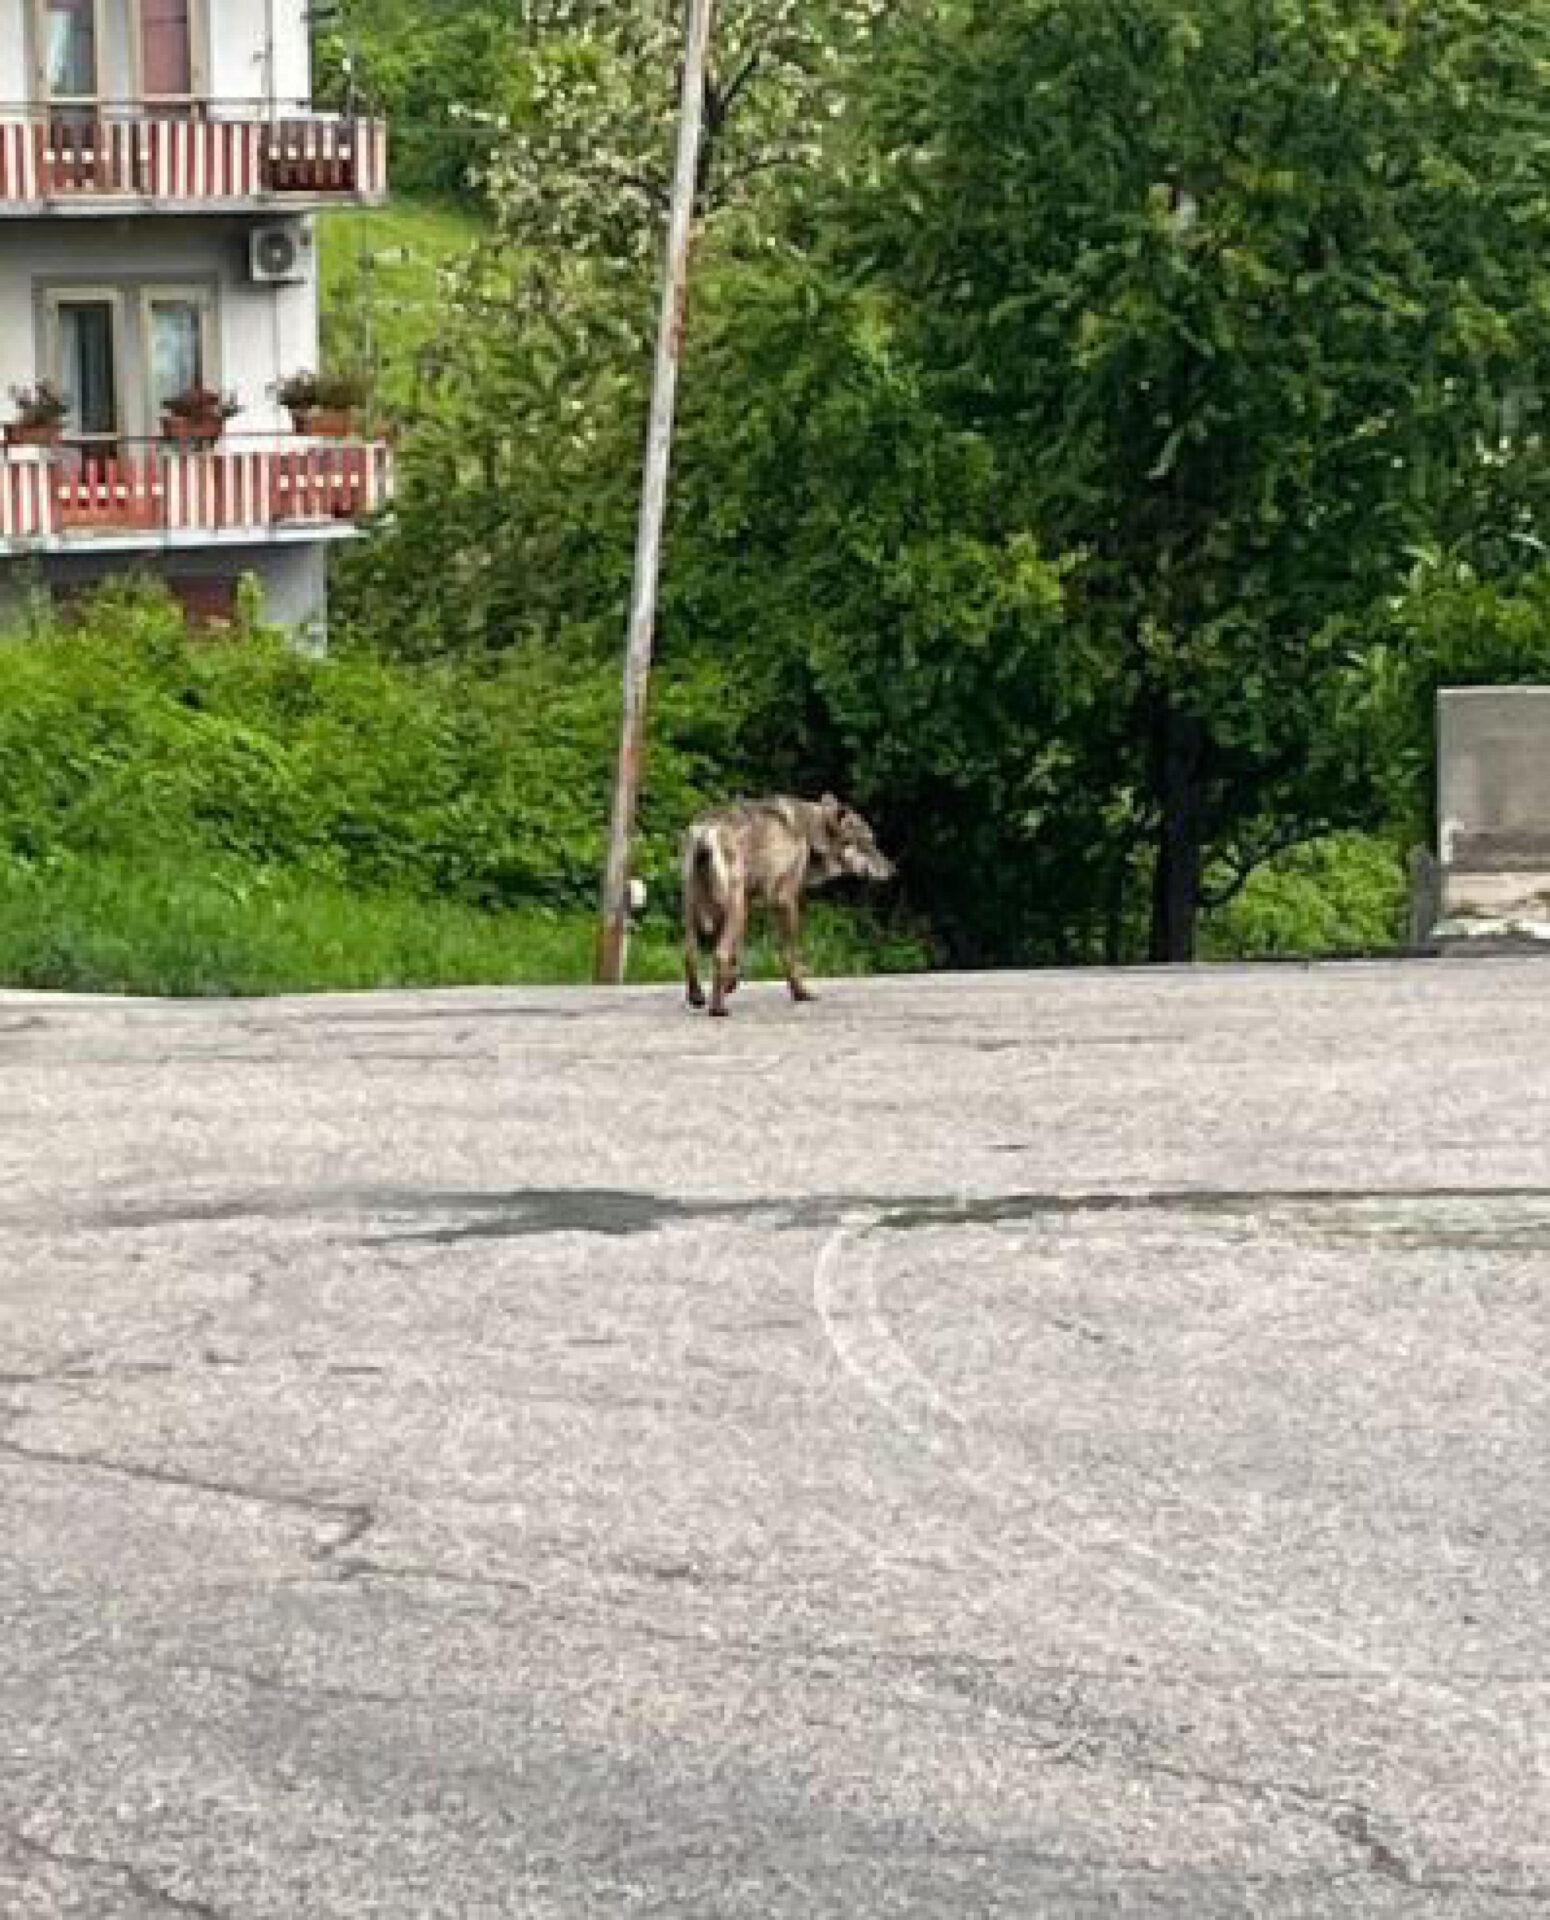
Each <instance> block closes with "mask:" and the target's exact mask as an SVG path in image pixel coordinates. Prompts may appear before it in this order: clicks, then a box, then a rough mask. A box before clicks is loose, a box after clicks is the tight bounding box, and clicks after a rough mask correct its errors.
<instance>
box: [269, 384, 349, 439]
mask: <svg viewBox="0 0 1550 1920" xmlns="http://www.w3.org/2000/svg"><path fill="white" fill-rule="evenodd" d="M275 397H276V399H277V400H278V401H279V402H280V405H281V406H282V407H284V408H285V409H286V411H287V412H288V413H289V414H290V416H291V424H292V425H293V426H294V427H295V429H296V431H297V432H298V433H309V434H314V435H316V436H318V437H320V438H327V439H334V440H346V439H348V438H349V437H350V436H351V434H353V433H354V432H355V421H356V415H357V414H358V413H359V411H360V409H361V408H362V407H363V406H364V405H365V403H366V382H365V380H364V379H363V378H362V377H361V375H360V374H358V373H306V372H303V373H293V374H292V375H291V376H290V377H289V379H286V380H282V381H281V382H280V384H279V385H278V386H277V387H276V388H275Z"/></svg>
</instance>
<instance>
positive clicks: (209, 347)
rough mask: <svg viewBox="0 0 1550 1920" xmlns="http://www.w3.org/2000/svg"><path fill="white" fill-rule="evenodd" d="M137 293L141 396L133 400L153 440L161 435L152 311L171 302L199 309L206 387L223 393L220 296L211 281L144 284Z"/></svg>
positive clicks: (147, 432)
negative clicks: (154, 397)
mask: <svg viewBox="0 0 1550 1920" xmlns="http://www.w3.org/2000/svg"><path fill="white" fill-rule="evenodd" d="M136 292H137V293H138V294H139V313H138V318H139V323H140V339H139V343H138V344H139V352H138V354H137V355H136V363H137V365H136V372H137V374H138V392H136V394H135V396H134V407H135V410H136V412H137V414H138V416H139V417H140V418H141V419H142V420H143V421H144V422H145V434H146V437H147V438H151V437H154V436H155V435H157V434H159V433H160V432H161V420H160V417H159V416H158V417H153V416H152V411H151V342H152V340H153V338H154V337H155V322H154V321H153V319H152V317H151V309H152V308H153V307H155V306H158V305H163V304H165V303H167V302H170V301H178V302H180V303H182V304H183V305H185V306H190V307H197V308H198V310H199V358H200V359H201V361H202V362H203V363H204V375H203V378H204V384H205V385H206V386H207V387H214V388H215V390H216V391H217V392H220V391H221V390H222V389H221V367H220V358H219V347H220V328H219V327H218V326H217V324H216V320H217V314H218V309H219V301H220V295H219V291H218V289H217V288H216V287H215V286H213V285H212V284H211V283H210V282H209V281H197V280H193V281H180V280H168V281H165V282H163V281H142V282H141V283H140V284H139V285H138V286H137V288H136Z"/></svg>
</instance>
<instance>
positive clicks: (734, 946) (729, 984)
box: [710, 899, 748, 1018]
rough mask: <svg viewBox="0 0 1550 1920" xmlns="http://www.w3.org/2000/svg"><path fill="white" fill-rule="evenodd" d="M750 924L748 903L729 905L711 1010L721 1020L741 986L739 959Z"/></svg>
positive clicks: (718, 943)
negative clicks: (732, 995)
mask: <svg viewBox="0 0 1550 1920" xmlns="http://www.w3.org/2000/svg"><path fill="white" fill-rule="evenodd" d="M747 921H748V903H747V901H746V900H742V899H733V900H730V901H728V903H727V910H726V914H725V915H724V917H723V919H722V922H721V930H720V932H719V933H718V934H717V935H716V971H715V979H714V981H713V983H712V985H711V990H710V1010H711V1012H712V1013H713V1014H715V1015H716V1016H717V1017H718V1018H720V1017H722V1016H724V1015H725V1013H726V1010H727V995H728V994H729V993H731V992H733V991H734V989H735V988H736V986H737V956H738V952H739V949H740V948H741V946H742V944H743V930H744V927H745V926H746V925H747Z"/></svg>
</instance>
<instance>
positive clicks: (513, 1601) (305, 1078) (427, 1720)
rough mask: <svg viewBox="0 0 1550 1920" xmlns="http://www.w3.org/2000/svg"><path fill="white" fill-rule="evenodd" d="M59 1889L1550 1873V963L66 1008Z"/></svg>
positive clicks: (15, 1226)
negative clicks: (728, 997) (698, 1012)
mask: <svg viewBox="0 0 1550 1920" xmlns="http://www.w3.org/2000/svg"><path fill="white" fill-rule="evenodd" d="M0 1073H3V1085H4V1089H5V1099H4V1104H3V1109H0V1175H3V1189H0V1190H3V1193H4V1195H5V1200H4V1206H3V1210H0V1913H3V1914H4V1915H6V1916H7V1920H39V1917H40V1916H49V1920H53V1917H54V1916H91V1917H92V1920H98V1917H99V1916H109V1917H110V1920H165V1917H166V1916H177V1915H186V1916H200V1917H201V1920H282V1917H283V1920H295V1917H296V1916H318V1920H353V1917H354V1916H365V1915H371V1916H373V1917H374V1920H383V1917H388V1920H399V1917H402V1920H443V1917H445V1920H485V1917H486V1916H490V1917H493V1916H508V1915H509V1916H522V1917H523V1920H582V1917H583V1916H599V1917H601V1916H610V1920H612V1917H613V1916H636V1915H660V1916H672V1917H673V1920H697V1917H699V1916H704V1920H712V1917H714V1920H743V1917H745V1916H746V1920H772V1917H773V1920H788V1917H789V1920H815V1917H816V1916H822V1917H825V1920H827V1917H828V1916H833V1920H873V1916H876V1917H877V1920H881V1917H882V1916H900V1915H904V1916H928V1915H930V1916H944V1920H946V1917H950V1920H962V1917H964V1916H978V1915H1007V1916H1019V1920H1021V1917H1023V1916H1038V1915H1054V1916H1060V1917H1061V1920H1065V1917H1067V1916H1099V1915H1110V1914H1125V1915H1131V1914H1137V1915H1147V1916H1150V1915H1168V1916H1175V1915H1176V1916H1179V1917H1180V1920H1186V1917H1187V1920H1212V1917H1214V1916H1223V1917H1225V1916H1239V1915H1250V1914H1252V1915H1265V1916H1273V1917H1274V1920H1284V1917H1287V1916H1294V1915H1296V1916H1302V1915H1307V1916H1317V1917H1318V1920H1329V1917H1330V1916H1341V1915H1362V1916H1406V1917H1407V1920H1408V1916H1444V1915H1447V1916H1453V1915H1458V1916H1481V1917H1482V1920H1484V1917H1486V1916H1490V1917H1492V1920H1494V1917H1495V1916H1502V1920H1506V1917H1507V1916H1523V1915H1526V1914H1529V1913H1533V1912H1536V1911H1550V1389H1547V1377H1550V1376H1547V1364H1546V1357H1547V1352H1550V1337H1547V1336H1550V969H1547V968H1546V967H1545V966H1544V965H1542V964H1541V963H1538V962H1535V961H1532V960H1531V961H1528V962H1521V963H1520V962H1514V961H1502V962H1478V963H1471V962H1467V961H1458V962H1442V963H1430V964H1428V963H1416V964H1412V965H1393V966H1388V965H1375V966H1361V967H1349V968H1338V967H1336V968H1323V969H1316V970H1309V969H1303V968H1296V967H1280V968H1269V969H1263V970H1229V969H1222V970H1217V971H1206V970H1199V971H1179V972H1170V973H1155V974H1143V973H1125V974H1109V975H1103V974H1098V973H1092V974H1086V975H1070V974H1043V975H1020V976H1014V975H1001V976H990V977H976V978H967V979H965V978H959V979H951V978H936V979H928V980H914V981H910V980H895V981H885V982H878V983H861V982H856V983H850V984H846V985H836V986H834V987H831V988H829V989H828V990H827V991H826V992H825V994H824V997H823V998H822V999H821V1000H820V1001H819V1002H818V1004H816V1005H814V1006H813V1007H810V1008H805V1009H801V1010H796V1009H792V1008H790V1007H789V1006H788V1005H787V1004H786V1003H785V1001H784V999H783V998H782V997H781V996H780V995H779V994H778V993H777V992H776V991H775V990H774V989H773V988H769V987H758V986H755V987H750V988H748V989H745V991H744V992H743V993H741V994H740V995H739V996H738V1000H737V1002H736V1003H735V1004H734V1017H733V1019H732V1020H731V1021H729V1022H727V1023H724V1024H719V1025H718V1024H713V1023H711V1022H709V1021H706V1020H704V1019H696V1018H694V1017H692V1016H690V1015H688V1014H687V1013H686V1012H684V1011H683V1010H682V1009H681V1008H680V1007H679V1006H678V1005H677V1004H676V1002H675V999H674V997H673V996H672V995H670V994H668V993H665V992H660V991H657V990H645V991H639V992H625V993H620V994H613V995H594V994H590V993H574V994H568V993H562V992H537V991H533V992H466V993H444V994H413V993H403V994H394V995H370V996H358V997H352V996H344V997H338V998H330V999H298V1000H287V1001H278V1002H242V1003H228V1004H214V1003H209V1004H180V1005H167V1004H155V1003H129V1002H121V1001H108V1000H103V1001H90V1000H77V1001H65V1000H59V999H52V998H46V997H42V996H27V995H3V996H0Z"/></svg>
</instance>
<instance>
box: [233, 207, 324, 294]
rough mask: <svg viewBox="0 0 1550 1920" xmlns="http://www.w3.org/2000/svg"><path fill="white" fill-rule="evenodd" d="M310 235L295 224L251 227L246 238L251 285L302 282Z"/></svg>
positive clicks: (295, 222) (309, 245)
mask: <svg viewBox="0 0 1550 1920" xmlns="http://www.w3.org/2000/svg"><path fill="white" fill-rule="evenodd" d="M311 259H312V235H311V233H310V232H309V231H308V230H307V228H306V227H304V226H303V225H302V224H301V223H300V222H299V221H295V220H291V221H287V222H286V223H285V224H284V225H283V226H279V225H277V226H266V227H254V228H253V230H252V231H251V232H250V233H249V235H248V278H249V279H250V280H251V281H252V282H253V283H254V285H255V286H260V287H284V286H294V285H296V284H297V282H299V281H302V280H305V279H306V277H307V272H308V268H309V266H310V264H311Z"/></svg>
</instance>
